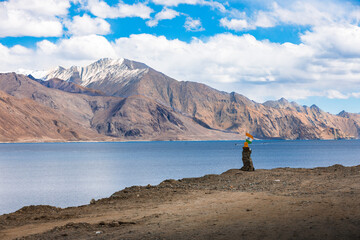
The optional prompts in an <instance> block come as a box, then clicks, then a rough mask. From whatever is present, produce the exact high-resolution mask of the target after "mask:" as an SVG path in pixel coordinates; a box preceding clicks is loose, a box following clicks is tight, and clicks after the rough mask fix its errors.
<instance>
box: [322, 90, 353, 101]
mask: <svg viewBox="0 0 360 240" xmlns="http://www.w3.org/2000/svg"><path fill="white" fill-rule="evenodd" d="M327 97H328V98H330V99H348V98H349V96H346V95H344V94H342V93H341V92H339V91H337V90H334V89H331V90H328V91H327Z"/></svg>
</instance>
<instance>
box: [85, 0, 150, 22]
mask: <svg viewBox="0 0 360 240" xmlns="http://www.w3.org/2000/svg"><path fill="white" fill-rule="evenodd" d="M85 5H86V8H87V9H88V10H89V11H90V12H91V13H92V14H94V15H95V16H97V17H101V18H124V17H140V18H142V19H148V18H150V14H151V13H152V12H153V10H152V9H151V8H150V7H148V6H147V5H146V4H144V3H134V4H132V5H130V4H126V3H124V2H122V1H120V2H119V3H118V4H117V5H116V6H114V7H112V6H109V5H108V4H107V3H106V2H104V1H102V0H88V2H87V4H85Z"/></svg>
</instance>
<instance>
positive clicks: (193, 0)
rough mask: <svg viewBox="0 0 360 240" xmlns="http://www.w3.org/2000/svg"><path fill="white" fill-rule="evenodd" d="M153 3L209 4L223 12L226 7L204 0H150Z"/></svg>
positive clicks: (176, 4) (171, 4)
mask: <svg viewBox="0 0 360 240" xmlns="http://www.w3.org/2000/svg"><path fill="white" fill-rule="evenodd" d="M152 2H153V3H155V4H158V5H164V6H175V7H176V6H178V5H179V4H188V5H202V6H209V7H212V8H214V9H218V10H220V11H221V12H225V11H226V8H225V6H224V5H223V4H221V3H220V2H217V1H213V0H210V1H206V0H152Z"/></svg>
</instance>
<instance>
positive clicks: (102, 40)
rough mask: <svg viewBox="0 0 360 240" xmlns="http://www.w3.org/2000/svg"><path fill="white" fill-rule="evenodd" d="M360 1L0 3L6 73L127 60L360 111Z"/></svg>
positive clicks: (246, 91) (249, 91) (250, 91)
mask: <svg viewBox="0 0 360 240" xmlns="http://www.w3.org/2000/svg"><path fill="white" fill-rule="evenodd" d="M359 23H360V1H355V0H352V1H340V0H338V1H337V0H325V1H324V0H323V1H317V0H311V1H310V0H302V1H296V0H295V1H285V0H274V1H271V0H267V1H264V0H228V1H223V0H221V1H220V0H218V1H216V0H146V1H142V0H139V1H129V0H123V1H118V0H111V1H110V0H109V1H105V0H8V1H0V72H9V71H18V72H29V71H32V70H41V71H42V70H48V69H51V68H54V67H56V66H58V65H61V66H64V67H70V66H72V65H87V64H90V63H91V62H93V61H96V60H98V59H100V58H104V57H111V58H122V57H123V58H128V59H132V60H136V61H140V62H144V63H146V64H147V65H149V66H151V67H153V68H155V69H156V70H159V71H161V72H163V73H165V74H167V75H168V76H171V77H173V78H175V79H177V80H183V81H197V82H201V83H205V84H208V85H210V86H212V87H215V88H217V89H220V90H224V91H228V92H230V91H235V92H238V93H241V94H243V95H245V96H247V97H249V98H250V99H252V100H255V101H258V102H263V101H266V100H270V99H271V100H273V99H279V98H281V97H285V98H287V99H289V100H290V101H296V102H298V103H300V104H306V105H311V104H316V105H318V106H319V107H321V108H322V109H323V110H325V111H329V112H331V113H338V112H340V111H341V110H343V109H345V110H346V111H349V112H360V27H359Z"/></svg>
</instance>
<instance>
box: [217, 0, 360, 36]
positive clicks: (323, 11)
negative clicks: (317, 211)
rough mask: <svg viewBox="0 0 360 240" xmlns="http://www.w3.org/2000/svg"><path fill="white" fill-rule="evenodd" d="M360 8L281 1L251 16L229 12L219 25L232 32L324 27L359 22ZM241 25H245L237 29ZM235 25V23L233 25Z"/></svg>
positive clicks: (335, 4)
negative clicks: (288, 26) (227, 16)
mask: <svg viewBox="0 0 360 240" xmlns="http://www.w3.org/2000/svg"><path fill="white" fill-rule="evenodd" d="M359 12H360V8H359V7H358V6H354V5H351V4H347V3H344V4H341V3H339V2H336V1H316V0H303V1H285V2H284V1H282V3H281V5H280V4H278V3H276V2H274V3H273V4H272V5H271V7H270V8H269V9H268V10H258V11H254V12H253V14H252V15H251V16H246V15H245V14H244V13H243V12H239V11H238V12H237V13H236V11H231V12H230V14H229V15H230V16H231V18H230V20H228V18H223V19H222V21H223V22H222V23H221V25H222V26H224V27H226V28H228V29H232V30H236V31H243V30H249V29H256V28H257V27H262V28H268V27H274V26H277V25H299V26H306V25H307V26H326V25H333V24H339V23H341V24H344V23H352V24H353V23H358V22H359V19H360V17H359ZM241 22H244V23H245V22H246V23H247V24H246V26H243V27H239V26H238V27H236V25H240V23H241ZM236 23H238V24H236Z"/></svg>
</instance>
